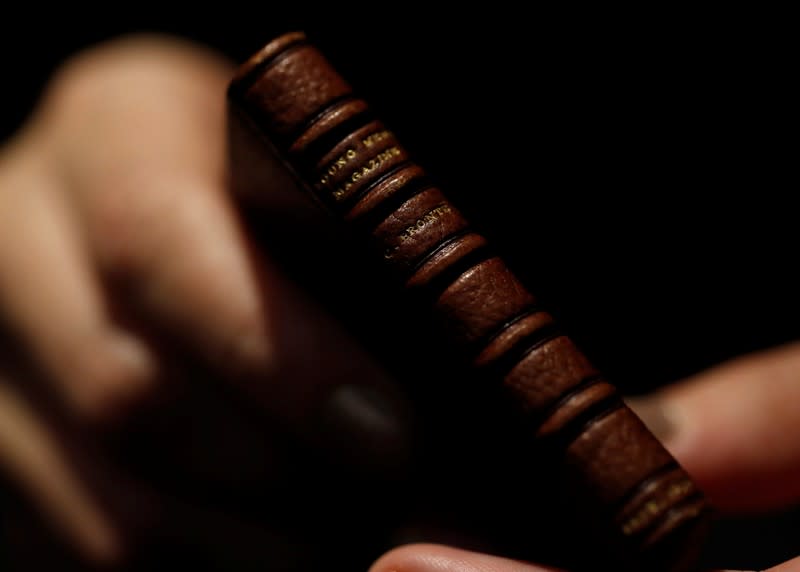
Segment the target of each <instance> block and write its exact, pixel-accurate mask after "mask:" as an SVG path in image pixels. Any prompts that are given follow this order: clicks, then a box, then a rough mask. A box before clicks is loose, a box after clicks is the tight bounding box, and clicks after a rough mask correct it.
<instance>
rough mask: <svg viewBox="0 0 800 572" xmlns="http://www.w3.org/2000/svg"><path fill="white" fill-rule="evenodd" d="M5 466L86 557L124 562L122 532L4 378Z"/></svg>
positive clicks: (1, 429)
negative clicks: (120, 535) (122, 558)
mask: <svg viewBox="0 0 800 572" xmlns="http://www.w3.org/2000/svg"><path fill="white" fill-rule="evenodd" d="M0 466H2V467H3V469H4V470H5V471H7V472H8V474H10V475H11V477H12V479H13V481H14V482H16V484H17V485H18V486H19V487H20V488H21V489H23V490H24V491H25V492H26V493H27V496H28V497H29V498H30V499H31V500H32V501H33V502H34V503H35V504H36V505H37V506H38V509H39V511H40V512H41V513H42V514H44V515H45V516H46V517H47V518H48V519H49V520H50V523H51V525H52V526H53V527H54V528H55V529H56V530H58V531H59V533H60V534H61V535H62V536H63V537H66V538H67V539H69V540H70V541H71V542H72V543H73V544H74V545H75V546H77V547H78V548H79V550H80V551H81V552H82V553H83V554H84V556H86V557H87V558H89V559H90V560H91V561H93V562H96V563H106V564H108V563H111V562H115V561H117V560H118V559H119V557H120V553H121V545H120V539H119V537H118V534H117V531H116V530H115V529H114V527H113V526H112V524H111V523H110V521H109V520H108V519H107V518H106V515H105V514H104V513H103V511H102V509H101V508H100V506H99V505H98V503H97V502H96V501H95V499H94V498H93V497H92V495H91V494H90V492H89V491H88V490H87V489H86V488H85V486H84V485H83V483H82V482H81V481H80V480H79V479H78V478H77V476H76V475H75V473H74V472H73V471H72V469H71V467H70V466H69V464H68V463H67V461H66V459H65V458H64V456H63V454H62V452H61V450H60V448H59V446H58V444H57V442H56V440H55V439H54V438H53V437H52V435H51V434H50V432H49V431H48V429H47V427H46V426H45V425H44V424H42V423H41V422H40V421H39V419H38V418H37V416H36V414H35V413H34V412H33V411H32V410H31V408H30V407H29V406H28V404H27V403H26V402H25V401H24V400H23V399H22V398H21V397H20V396H19V395H18V394H17V393H16V392H15V391H14V390H13V389H12V388H11V386H10V385H9V384H8V382H7V380H4V379H2V378H0Z"/></svg>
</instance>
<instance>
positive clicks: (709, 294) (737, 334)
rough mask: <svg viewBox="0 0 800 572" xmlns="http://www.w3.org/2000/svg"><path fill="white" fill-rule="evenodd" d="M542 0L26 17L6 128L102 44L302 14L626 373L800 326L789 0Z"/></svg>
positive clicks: (755, 557)
mask: <svg viewBox="0 0 800 572" xmlns="http://www.w3.org/2000/svg"><path fill="white" fill-rule="evenodd" d="M529 9H530V10H531V12H532V15H530V16H528V15H522V14H520V13H517V12H515V11H514V10H512V9H509V8H507V7H503V6H501V5H497V6H496V7H493V9H492V10H487V9H482V10H479V11H472V12H470V11H466V10H462V9H459V11H458V12H457V13H455V12H453V13H448V14H445V15H443V16H433V15H431V14H429V13H428V12H427V11H425V10H424V9H422V8H420V7H417V6H413V5H409V4H388V5H387V4H382V5H381V6H378V5H373V6H372V7H361V8H360V9H359V10H355V9H352V8H346V7H345V6H344V5H339V6H329V7H328V8H325V9H324V10H322V11H320V10H319V9H318V8H313V9H312V8H309V7H304V6H298V7H296V8H293V9H281V10H276V9H270V8H268V7H267V8H264V7H258V8H254V7H252V6H251V7H239V6H235V5H226V6H224V11H223V7H219V6H218V7H217V8H216V9H215V10H209V11H207V12H203V11H202V10H200V11H198V12H196V11H195V9H194V8H193V9H192V11H191V14H188V13H186V12H184V13H182V14H177V13H176V15H174V16H168V15H166V14H164V13H163V12H162V11H155V10H154V11H146V10H140V11H137V12H136V13H132V12H131V13H115V14H111V13H98V12H87V15H86V16H85V17H81V16H78V15H76V13H72V14H71V15H70V16H69V17H68V18H66V19H65V20H64V21H63V22H62V24H61V25H60V26H59V27H57V28H54V29H52V28H51V29H50V30H49V31H47V32H44V30H43V29H42V26H41V22H40V20H38V19H37V18H33V17H30V18H24V17H22V18H20V19H18V20H16V21H14V22H11V21H8V22H6V24H5V27H6V31H5V34H4V35H3V36H2V37H0V53H2V63H3V68H4V69H3V75H2V78H3V79H2V85H3V96H2V97H3V107H4V111H3V113H0V136H7V135H9V134H11V133H12V132H13V130H14V129H15V128H16V127H17V126H18V125H19V124H20V122H21V121H22V120H23V119H24V117H25V115H26V113H27V112H28V111H29V110H30V108H31V107H32V105H34V103H35V100H36V97H37V94H38V93H39V92H40V90H41V88H42V86H43V85H44V82H45V81H46V78H47V76H48V75H49V73H50V72H51V71H52V70H53V69H54V68H55V67H56V66H57V65H58V63H59V62H60V61H62V59H63V58H64V57H66V56H67V55H69V54H71V53H73V52H74V51H76V50H78V49H80V48H83V47H85V46H87V45H90V44H92V43H95V42H98V41H101V40H104V39H107V38H110V37H113V36H115V35H118V34H121V33H128V32H138V31H160V32H166V33H175V34H180V35H183V36H187V37H190V38H194V39H196V40H198V41H201V42H204V43H207V44H210V45H211V46H214V47H216V48H217V49H219V50H221V51H223V52H224V53H226V54H228V55H229V56H230V57H231V58H232V59H233V60H235V61H241V60H243V59H245V58H246V57H248V56H249V55H250V54H251V53H253V52H254V51H255V50H257V49H258V48H259V47H260V46H261V45H262V44H263V43H264V42H265V41H266V40H268V39H269V38H271V37H272V36H273V35H275V34H277V33H280V32H283V31H287V30H291V29H305V30H306V31H307V32H308V33H309V35H310V36H311V37H312V39H313V40H315V41H316V43H318V44H319V45H320V47H322V48H323V50H324V51H326V53H328V54H329V56H330V57H331V59H332V60H333V61H334V63H335V64H336V65H337V66H338V67H339V68H340V69H341V71H342V72H343V73H344V75H345V76H346V77H347V78H348V79H349V80H350V81H351V83H353V85H354V86H355V87H356V89H357V90H358V91H359V92H360V93H362V94H363V95H364V96H365V97H366V98H367V99H368V100H370V101H371V102H372V103H373V104H374V106H375V107H376V108H377V109H378V110H379V112H380V115H381V116H382V117H384V118H385V121H386V123H387V124H389V125H390V126H391V127H392V128H393V129H394V131H395V132H397V133H398V136H399V137H400V138H401V140H402V141H403V142H404V143H405V146H406V147H407V148H408V149H409V150H411V151H412V153H414V155H415V156H416V157H417V158H418V160H419V162H420V163H422V164H423V165H425V166H426V167H427V168H428V170H429V171H430V172H431V174H432V175H433V176H434V178H435V179H436V180H437V181H439V182H440V184H441V187H442V188H444V189H446V190H447V192H448V194H449V195H451V196H452V198H453V200H454V202H456V203H457V204H459V205H460V206H461V207H462V209H463V210H464V211H465V212H466V213H467V214H468V215H469V217H470V218H471V219H472V221H473V223H474V224H475V226H477V227H478V228H480V229H482V230H483V231H484V232H485V234H487V235H488V236H489V237H490V238H491V239H492V240H493V242H494V244H495V246H496V248H497V249H498V250H499V251H500V252H501V253H503V254H504V255H505V257H506V258H507V259H508V261H509V262H510V264H511V265H512V266H513V267H514V269H515V270H517V271H518V272H519V274H520V275H521V276H522V278H523V279H524V280H525V281H526V283H528V284H529V285H530V286H531V288H532V289H533V290H534V291H535V292H536V293H537V294H538V295H539V296H540V298H541V299H542V301H543V302H544V303H545V304H546V305H547V306H548V307H550V308H551V309H552V311H553V313H554V314H555V315H556V316H557V317H558V318H559V319H560V320H561V322H562V323H563V324H564V326H565V328H566V329H567V330H568V331H569V332H570V333H571V334H572V336H573V337H574V338H575V339H576V341H577V342H578V343H579V345H580V346H581V347H582V348H583V349H584V350H585V351H586V352H587V353H588V354H589V356H590V357H591V358H592V359H593V360H594V361H595V362H596V363H597V365H598V366H599V367H600V369H601V370H602V371H604V372H605V374H606V376H607V377H608V378H609V379H611V380H612V381H614V382H615V383H616V384H617V385H619V386H620V387H621V388H623V390H624V391H626V392H627V393H629V394H633V393H640V392H645V391H649V390H651V389H653V388H655V387H658V386H660V385H662V384H664V383H668V382H670V381H673V380H676V379H679V378H681V377H684V376H686V375H689V374H691V373H693V372H696V371H699V370H701V369H703V368H705V367H708V366H710V365H713V364H715V363H718V362H720V361H722V360H725V359H727V358H730V357H734V356H737V355H741V354H743V353H746V352H750V351H753V350H757V349H761V348H765V347H770V346H774V345H777V344H780V343H784V342H788V341H791V340H795V339H797V338H798V334H799V333H800V326H799V325H798V324H800V322H799V321H798V318H800V306H799V305H798V304H797V303H796V295H797V292H798V291H800V290H799V289H798V285H799V284H798V278H797V276H796V274H797V272H796V260H797V256H796V242H797V236H796V230H795V229H796V218H797V217H796V214H795V213H796V211H795V209H794V206H793V202H794V201H793V197H792V194H793V192H792V189H794V190H795V191H796V189H797V177H796V174H795V169H794V168H793V166H794V163H795V161H796V159H795V157H794V154H792V155H790V150H791V149H794V148H795V147H796V143H795V142H794V139H795V138H796V134H797V132H798V131H797V123H796V117H795V111H794V104H796V102H797V97H796V96H797V93H796V89H794V87H793V86H792V83H793V82H792V81H791V79H792V76H793V75H795V71H796V62H794V61H793V58H792V57H791V56H790V54H791V50H790V49H789V46H790V44H791V43H792V40H793V38H792V37H791V36H790V35H789V34H788V33H787V32H786V30H784V29H783V25H782V21H783V18H782V16H781V15H780V14H766V13H751V12H740V13H731V12H727V13H709V14H701V13H699V12H697V11H685V12H681V11H659V10H657V9H652V10H648V11H646V12H645V11H639V12H636V11H634V12H628V11H619V12H614V11H610V10H607V9H602V10H601V9H594V10H591V11H583V10H581V11H578V10H577V9H573V8H568V7H564V8H562V9H559V10H556V9H552V8H551V9H541V8H529ZM90 19H91V22H94V23H91V22H90ZM362 19H363V20H362ZM362 22H363V23H362ZM787 438H795V437H794V436H787ZM798 524H800V522H798V519H797V517H796V516H793V515H784V516H779V517H776V518H774V519H773V518H770V519H759V520H755V521H750V520H743V521H741V522H738V521H736V522H734V521H731V522H726V523H724V525H723V526H721V527H720V529H719V531H718V532H717V533H716V536H715V538H714V539H713V542H712V546H711V548H710V549H709V552H710V554H712V556H711V557H710V558H711V559H712V561H715V562H716V563H719V564H721V565H724V566H738V567H765V566H767V565H770V564H773V563H776V562H778V561H780V560H781V559H786V558H788V557H790V556H793V555H796V554H797V553H800V543H799V541H798V535H797V532H798Z"/></svg>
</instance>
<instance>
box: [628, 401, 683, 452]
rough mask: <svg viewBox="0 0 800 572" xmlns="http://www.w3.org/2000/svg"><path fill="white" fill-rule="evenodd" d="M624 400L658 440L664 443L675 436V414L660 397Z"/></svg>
mask: <svg viewBox="0 0 800 572" xmlns="http://www.w3.org/2000/svg"><path fill="white" fill-rule="evenodd" d="M625 402H626V403H627V404H628V407H630V408H631V409H632V410H633V412H634V413H636V415H637V416H638V417H639V419H641V420H642V422H643V423H644V424H645V425H646V426H647V428H648V429H649V430H650V432H651V433H652V434H653V435H655V436H656V438H657V439H658V440H659V441H661V442H662V443H666V442H668V441H670V440H672V439H674V438H675V435H676V434H677V432H678V424H677V421H676V415H675V414H674V412H673V411H672V410H671V408H670V407H669V406H668V405H667V404H666V403H665V402H664V400H663V399H662V398H661V397H654V396H650V397H633V398H629V399H626V400H625Z"/></svg>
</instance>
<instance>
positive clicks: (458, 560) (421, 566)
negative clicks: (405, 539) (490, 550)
mask: <svg viewBox="0 0 800 572" xmlns="http://www.w3.org/2000/svg"><path fill="white" fill-rule="evenodd" d="M369 572H555V571H554V570H553V569H552V568H543V567H540V566H534V565H533V564H528V563H525V562H520V561H518V560H510V559H507V558H501V557H498V556H491V555H488V554H480V553H478V552H470V551H467V550H461V549H458V548H452V547H449V546H442V545H438V544H409V545H405V546H401V547H398V548H394V549H392V550H390V551H389V552H387V553H386V554H384V555H383V556H381V557H380V558H379V559H378V560H376V561H375V563H374V564H373V565H372V566H371V567H370V569H369Z"/></svg>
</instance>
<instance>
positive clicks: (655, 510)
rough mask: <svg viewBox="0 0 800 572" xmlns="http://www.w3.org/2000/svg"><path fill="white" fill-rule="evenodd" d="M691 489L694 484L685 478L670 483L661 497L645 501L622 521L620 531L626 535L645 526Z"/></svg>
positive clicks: (634, 532)
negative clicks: (630, 515)
mask: <svg viewBox="0 0 800 572" xmlns="http://www.w3.org/2000/svg"><path fill="white" fill-rule="evenodd" d="M693 489H694V485H692V483H691V482H690V481H687V480H681V481H678V482H677V483H672V484H671V485H670V486H669V487H668V488H667V490H666V491H665V492H664V495H663V497H661V498H655V499H653V500H650V501H648V502H646V503H645V504H644V506H642V507H641V508H640V509H639V510H638V511H636V513H635V514H634V515H633V516H632V517H630V518H629V519H627V520H626V521H625V522H624V523H622V532H623V533H624V534H625V535H626V536H630V535H632V534H636V533H637V532H640V531H641V530H643V529H644V528H646V527H647V525H649V524H650V523H651V522H652V521H653V519H654V518H655V517H657V516H658V515H659V514H661V513H662V512H664V511H665V510H667V509H668V508H669V507H670V506H671V505H672V503H673V502H675V501H676V500H678V499H680V498H683V497H684V496H686V495H687V494H688V493H690V492H691V491H692V490H693Z"/></svg>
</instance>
